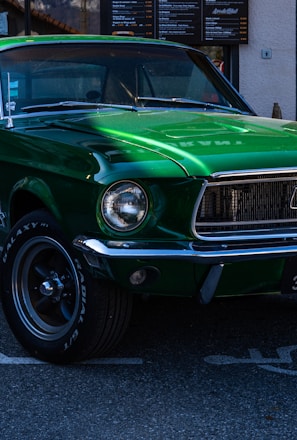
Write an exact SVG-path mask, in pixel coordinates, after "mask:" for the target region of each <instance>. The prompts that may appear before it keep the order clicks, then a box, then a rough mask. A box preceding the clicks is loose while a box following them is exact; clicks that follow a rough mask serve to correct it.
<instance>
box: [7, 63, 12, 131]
mask: <svg viewBox="0 0 297 440" xmlns="http://www.w3.org/2000/svg"><path fill="white" fill-rule="evenodd" d="M7 99H8V102H7V104H6V109H7V110H8V119H7V124H6V128H13V127H14V124H13V119H12V116H11V104H12V103H11V99H10V73H9V72H7Z"/></svg>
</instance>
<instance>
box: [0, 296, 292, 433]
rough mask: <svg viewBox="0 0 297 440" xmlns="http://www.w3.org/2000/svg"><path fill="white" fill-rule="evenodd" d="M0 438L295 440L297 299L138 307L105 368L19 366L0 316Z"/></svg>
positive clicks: (21, 354)
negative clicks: (122, 338)
mask: <svg viewBox="0 0 297 440" xmlns="http://www.w3.org/2000/svg"><path fill="white" fill-rule="evenodd" d="M0 316H1V318H2V319H1V329H0V370H1V377H2V380H1V384H0V396H1V412H0V432H1V439H2V440H6V439H10V440H14V439H17V440H21V439H22V440H27V439H28V440H37V439H38V440H39V439H40V440H60V439H61V440H70V439H71V440H101V439H102V440H107V439H117V440H122V439H123V440H125V439H127V440H142V439H145V440H147V439H150V440H190V439H194V440H196V439H197V440H211V439H217V440H225V439H226V440H227V439H228V440H229V439H230V440H233V439H234V440H237V439H241V440H256V439H257V440H258V439H259V440H274V439H275V440H276V439H277V440H280V439H281V440H289V439H295V438H297V424H296V419H297V399H296V386H297V334H296V322H297V298H295V297H286V298H285V297H281V298H279V297H272V296H268V297H265V298H264V297H262V298H257V297H250V298H245V299H244V298H242V299H238V298H229V299H218V300H215V301H214V302H213V303H212V304H210V305H208V306H198V305H197V304H196V303H195V302H194V301H193V300H185V299H179V298H153V299H151V300H149V301H144V302H142V301H138V302H137V304H136V306H135V309H134V313H133V318H132V322H131V325H130V328H129V330H128V332H127V334H126V336H125V338H124V340H123V341H122V343H121V345H120V346H119V347H118V349H117V350H115V351H114V352H113V353H110V355H109V357H107V358H105V359H94V360H93V361H90V362H87V363H84V364H74V365H66V366H57V365H51V364H46V363H41V362H38V361H37V360H35V359H33V358H30V357H28V354H27V353H26V352H25V351H24V350H23V349H22V347H20V346H19V344H18V343H17V342H16V341H15V339H14V337H13V336H12V334H11V332H10V330H9V329H8V327H7V324H6V322H5V319H4V317H3V313H2V312H1V311H0Z"/></svg>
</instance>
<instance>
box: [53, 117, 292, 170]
mask: <svg viewBox="0 0 297 440" xmlns="http://www.w3.org/2000/svg"><path fill="white" fill-rule="evenodd" d="M55 125H59V126H63V128H64V129H65V128H68V129H70V130H76V131H83V132H88V133H90V134H91V133H92V134H97V135H100V136H101V137H103V138H104V139H108V140H109V142H110V143H111V144H112V145H114V151H113V161H114V162H122V161H123V156H127V157H128V156H129V160H130V161H131V162H133V160H140V157H142V158H143V159H145V157H146V156H148V157H149V158H150V160H151V158H152V156H154V157H156V159H157V157H162V158H163V159H168V160H170V161H172V162H174V163H175V164H176V165H177V166H178V167H179V168H180V169H182V170H183V172H184V173H185V174H186V175H188V176H207V175H210V174H213V173H216V172H224V171H230V170H253V169H266V168H283V167H292V166H297V136H296V135H297V123H295V122H290V121H285V120H276V119H269V118H260V117H257V116H246V115H234V114H225V113H217V112H194V111H184V110H183V111H179V110H168V111H140V112H129V111H124V112H123V111H113V112H110V111H109V112H104V111H102V113H101V112H99V113H96V114H95V115H94V114H89V115H85V116H80V117H77V118H72V119H65V120H64V121H63V122H61V121H60V122H56V123H55ZM116 153H117V154H116ZM145 153H146V154H145Z"/></svg>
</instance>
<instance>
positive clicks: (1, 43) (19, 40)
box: [0, 34, 188, 51]
mask: <svg viewBox="0 0 297 440" xmlns="http://www.w3.org/2000/svg"><path fill="white" fill-rule="evenodd" d="M86 42H96V43H118V44H121V43H142V44H157V45H164V46H176V47H177V46H180V47H188V46H186V45H183V44H180V43H175V42H172V41H164V40H155V39H150V38H140V37H129V36H114V35H81V34H75V35H73V34H71V35H70V34H62V35H58V34H56V35H27V36H16V37H5V38H0V51H1V50H5V49H8V48H12V47H17V46H23V45H26V46H27V45H30V44H32V45H34V44H51V43H86Z"/></svg>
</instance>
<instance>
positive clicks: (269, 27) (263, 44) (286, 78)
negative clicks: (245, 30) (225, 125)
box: [239, 0, 297, 120]
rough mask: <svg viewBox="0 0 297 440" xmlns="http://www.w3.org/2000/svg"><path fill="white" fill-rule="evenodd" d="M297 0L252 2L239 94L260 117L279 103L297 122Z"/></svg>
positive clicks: (242, 48) (285, 115) (284, 113)
mask: <svg viewBox="0 0 297 440" xmlns="http://www.w3.org/2000/svg"><path fill="white" fill-rule="evenodd" d="M296 13H297V11H296V0H282V1H279V0H249V43H248V44H247V45H240V47H239V91H240V93H241V94H242V95H243V96H244V97H245V98H246V99H247V101H248V102H249V103H250V104H251V105H252V106H253V107H254V109H255V111H256V112H257V113H258V114H259V115H263V116H271V114H272V108H273V103H274V102H278V103H279V105H280V107H281V110H282V116H283V118H284V119H294V120H296Z"/></svg>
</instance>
